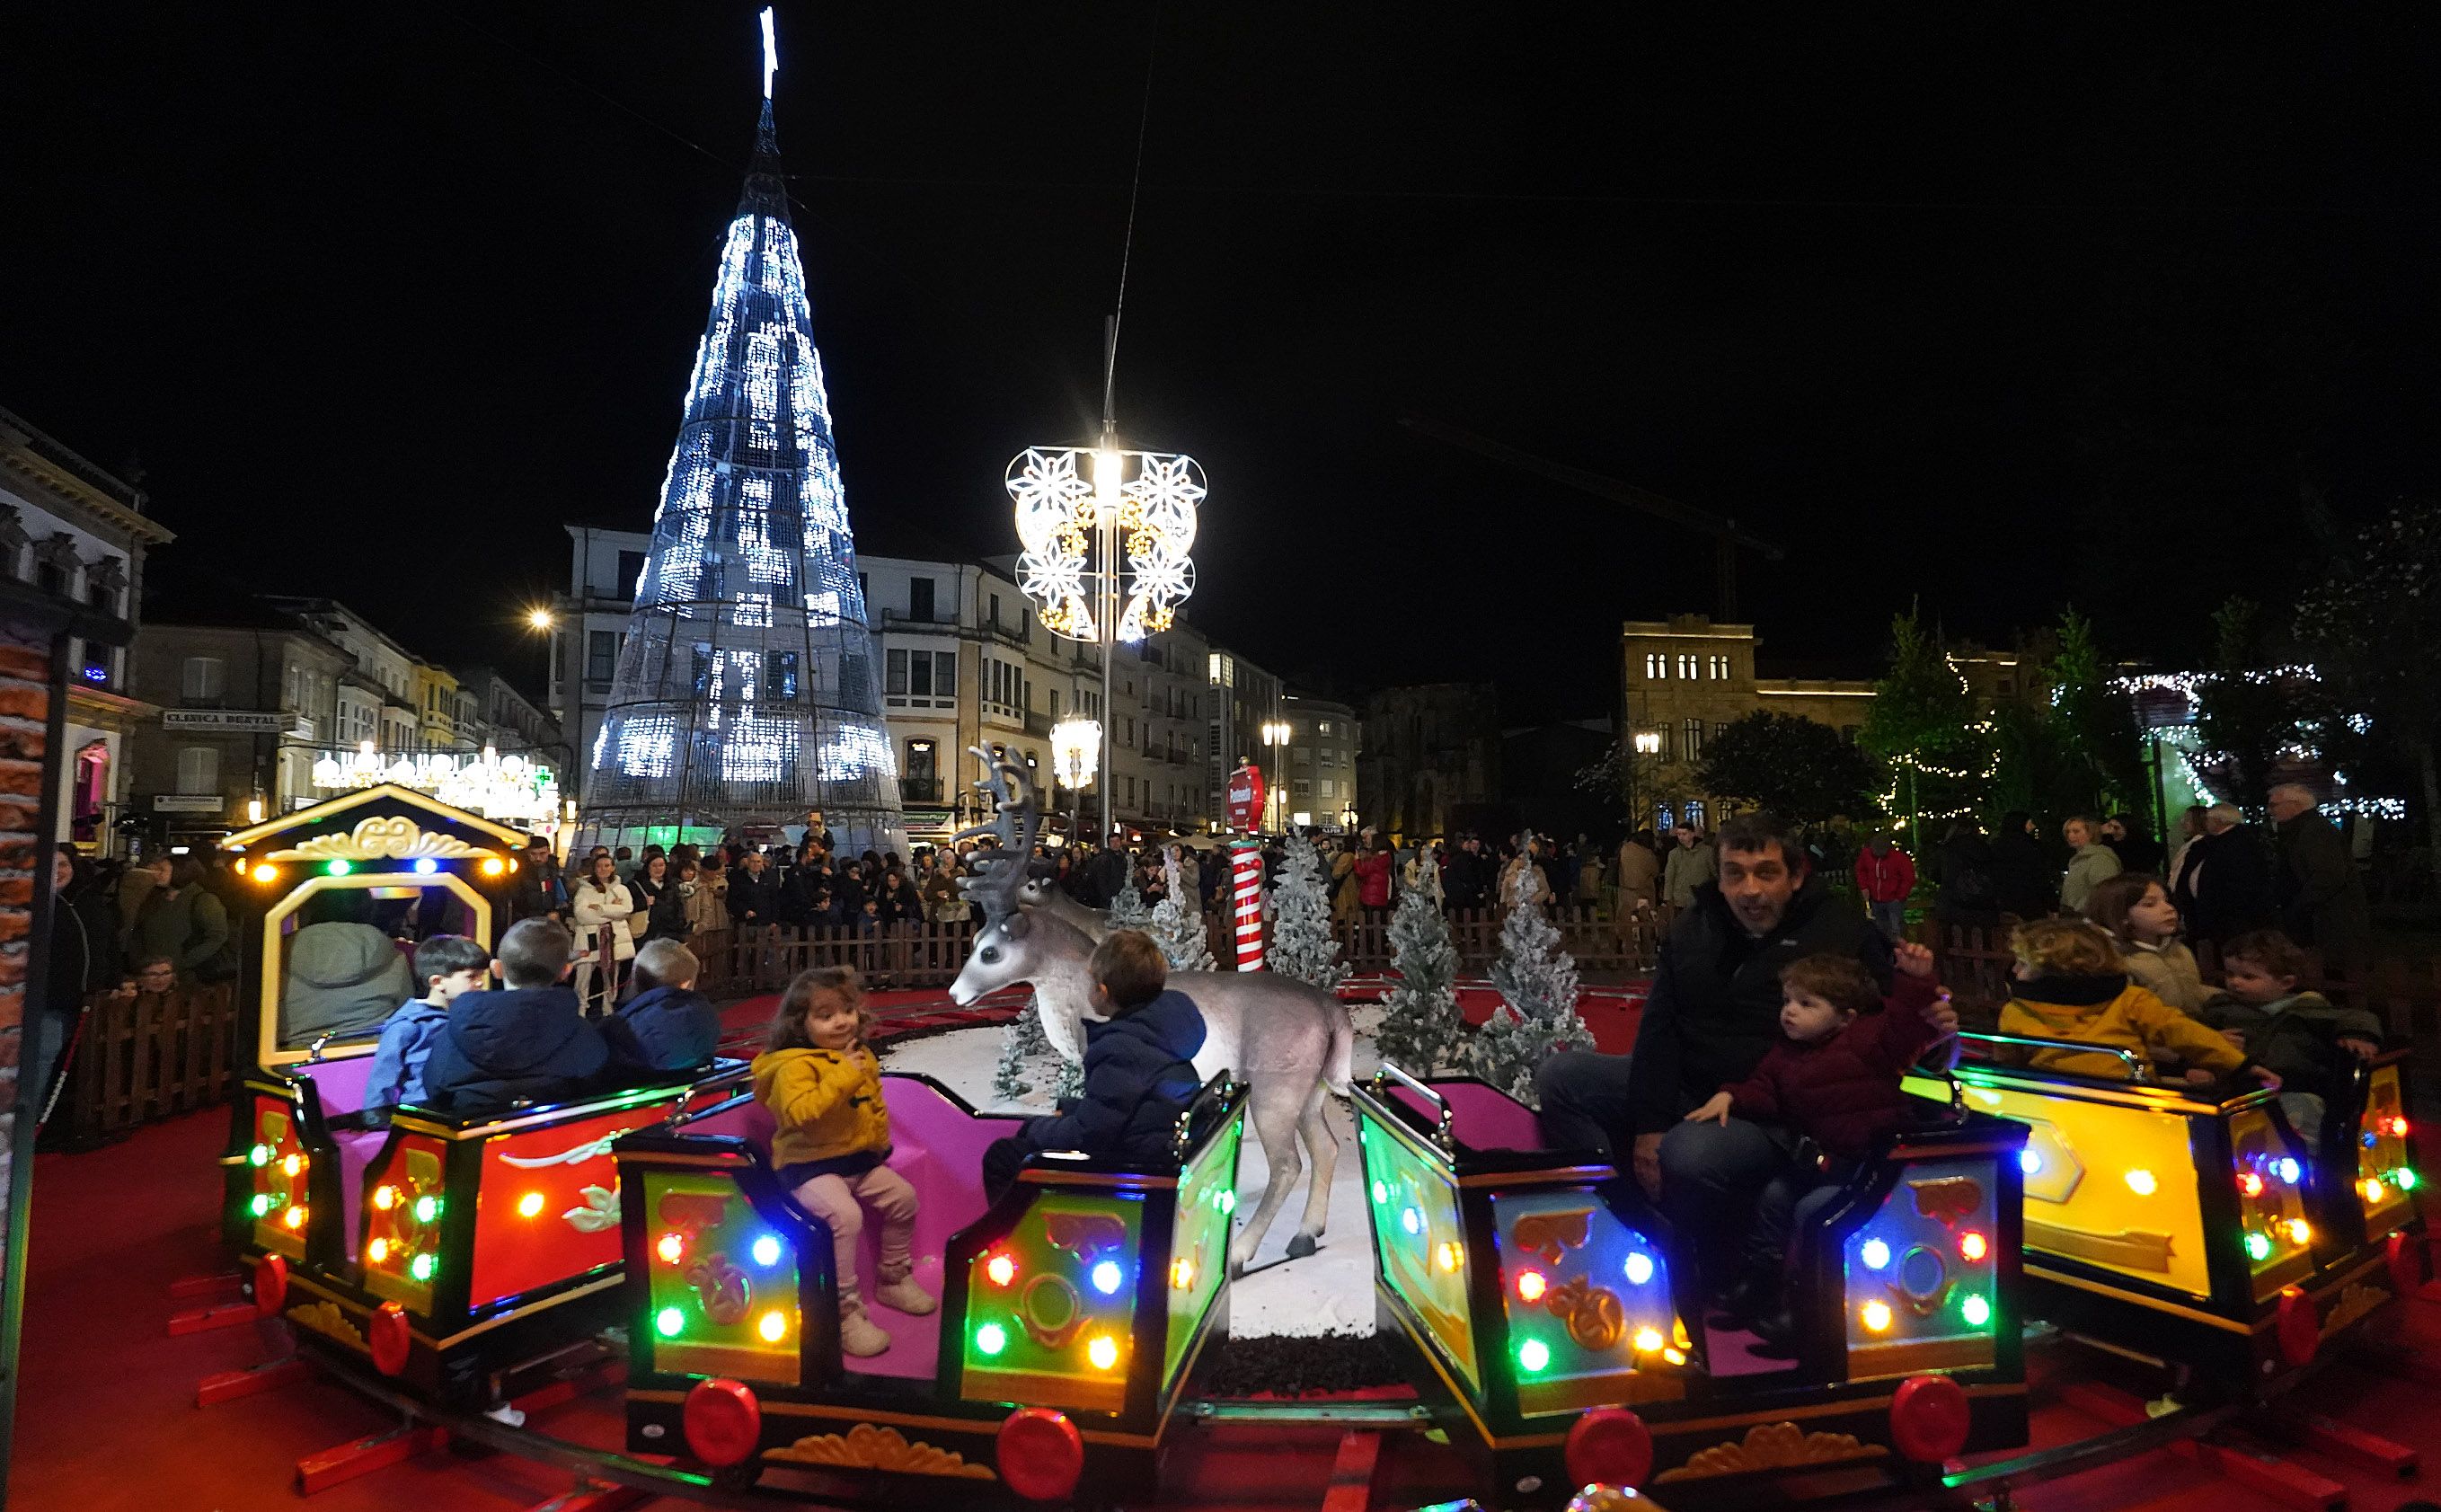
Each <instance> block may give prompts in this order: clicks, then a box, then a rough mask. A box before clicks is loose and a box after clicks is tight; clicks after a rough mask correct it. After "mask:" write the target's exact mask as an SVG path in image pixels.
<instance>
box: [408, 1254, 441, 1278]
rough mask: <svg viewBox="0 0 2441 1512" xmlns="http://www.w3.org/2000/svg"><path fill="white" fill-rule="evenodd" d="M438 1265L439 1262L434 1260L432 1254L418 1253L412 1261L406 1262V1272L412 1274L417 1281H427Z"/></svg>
mask: <svg viewBox="0 0 2441 1512" xmlns="http://www.w3.org/2000/svg"><path fill="white" fill-rule="evenodd" d="M438 1265H439V1263H438V1262H437V1261H435V1260H434V1259H433V1258H432V1256H430V1255H428V1254H420V1255H417V1256H416V1257H415V1258H414V1259H413V1260H412V1261H410V1262H408V1264H407V1274H408V1275H411V1276H413V1277H414V1278H415V1279H416V1280H418V1281H429V1280H431V1279H432V1272H433V1271H434V1270H435V1269H438Z"/></svg>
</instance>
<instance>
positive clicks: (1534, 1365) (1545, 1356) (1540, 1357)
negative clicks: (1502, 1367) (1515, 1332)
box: [1517, 1339, 1551, 1371]
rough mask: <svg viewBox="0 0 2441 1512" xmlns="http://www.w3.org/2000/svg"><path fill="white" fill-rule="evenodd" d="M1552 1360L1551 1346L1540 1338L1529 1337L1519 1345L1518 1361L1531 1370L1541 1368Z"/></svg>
mask: <svg viewBox="0 0 2441 1512" xmlns="http://www.w3.org/2000/svg"><path fill="white" fill-rule="evenodd" d="M1550 1362H1551V1346H1550V1345H1548V1344H1546V1343H1545V1342H1543V1341H1541V1340H1539V1339H1528V1341H1525V1342H1524V1343H1522V1344H1519V1345H1518V1346H1517V1363H1518V1364H1520V1365H1522V1366H1524V1367H1525V1368H1526V1369H1528V1370H1529V1371H1538V1370H1541V1369H1542V1368H1543V1367H1544V1366H1546V1365H1548V1364H1549V1363H1550Z"/></svg>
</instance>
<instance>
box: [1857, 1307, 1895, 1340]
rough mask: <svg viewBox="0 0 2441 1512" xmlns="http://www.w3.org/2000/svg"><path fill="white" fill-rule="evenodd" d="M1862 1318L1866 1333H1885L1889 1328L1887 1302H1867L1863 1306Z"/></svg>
mask: <svg viewBox="0 0 2441 1512" xmlns="http://www.w3.org/2000/svg"><path fill="white" fill-rule="evenodd" d="M1862 1316H1863V1318H1864V1323H1865V1327H1866V1329H1867V1331H1869V1332H1871V1333H1877V1334H1878V1333H1884V1332H1887V1331H1888V1330H1889V1328H1890V1304H1889V1303H1887V1302H1869V1303H1867V1304H1865V1309H1864V1313H1863V1315H1862Z"/></svg>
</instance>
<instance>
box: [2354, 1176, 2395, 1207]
mask: <svg viewBox="0 0 2441 1512" xmlns="http://www.w3.org/2000/svg"><path fill="white" fill-rule="evenodd" d="M2359 1190H2360V1191H2362V1192H2363V1193H2364V1199H2365V1200H2366V1201H2368V1202H2378V1201H2380V1200H2381V1199H2382V1198H2383V1197H2388V1196H2389V1195H2390V1189H2389V1188H2388V1187H2385V1186H2383V1185H2382V1184H2381V1178H2380V1177H2378V1176H2368V1177H2366V1178H2365V1179H2364V1181H2363V1183H2362V1185H2361V1186H2360V1188H2359Z"/></svg>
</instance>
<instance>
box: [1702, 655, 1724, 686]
mask: <svg viewBox="0 0 2441 1512" xmlns="http://www.w3.org/2000/svg"><path fill="white" fill-rule="evenodd" d="M1704 659H1705V661H1706V663H1707V664H1708V671H1709V674H1710V675H1711V676H1712V678H1713V679H1714V680H1715V681H1718V680H1720V679H1722V678H1726V677H1727V676H1728V675H1729V658H1728V657H1724V656H1717V655H1715V656H1711V657H1706V658H1704Z"/></svg>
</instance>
